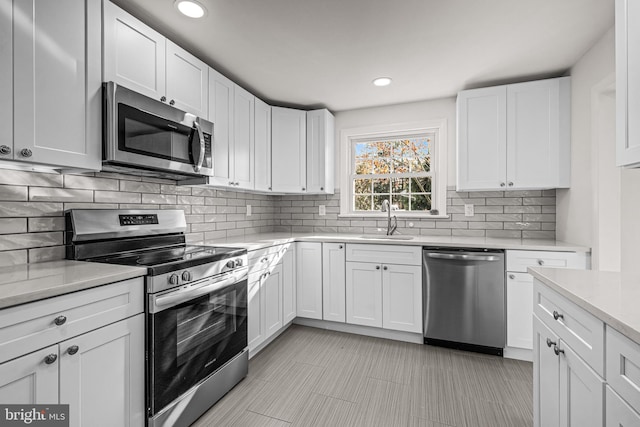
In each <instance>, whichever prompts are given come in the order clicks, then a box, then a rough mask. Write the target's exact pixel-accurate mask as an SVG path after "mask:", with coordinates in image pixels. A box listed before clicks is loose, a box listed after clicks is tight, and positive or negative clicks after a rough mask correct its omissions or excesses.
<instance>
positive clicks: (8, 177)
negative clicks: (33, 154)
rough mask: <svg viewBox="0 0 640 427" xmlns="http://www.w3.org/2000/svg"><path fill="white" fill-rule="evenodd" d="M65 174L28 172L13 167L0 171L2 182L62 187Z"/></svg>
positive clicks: (0, 182) (0, 181)
mask: <svg viewBox="0 0 640 427" xmlns="http://www.w3.org/2000/svg"><path fill="white" fill-rule="evenodd" d="M62 182H63V176H62V175H60V174H57V173H43V172H26V171H17V170H11V169H2V171H0V184H11V185H33V186H36V187H62Z"/></svg>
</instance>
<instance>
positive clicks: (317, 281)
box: [296, 242, 322, 320]
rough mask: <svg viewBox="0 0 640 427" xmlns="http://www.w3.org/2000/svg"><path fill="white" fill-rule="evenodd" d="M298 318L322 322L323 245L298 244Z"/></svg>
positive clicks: (313, 243)
mask: <svg viewBox="0 0 640 427" xmlns="http://www.w3.org/2000/svg"><path fill="white" fill-rule="evenodd" d="M296 270H297V271H296V273H297V274H296V277H297V280H296V292H297V295H296V299H297V314H298V317H306V318H309V319H320V320H322V243H315V242H298V243H297V244H296Z"/></svg>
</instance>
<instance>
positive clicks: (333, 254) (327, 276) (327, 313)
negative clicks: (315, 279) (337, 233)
mask: <svg viewBox="0 0 640 427" xmlns="http://www.w3.org/2000/svg"><path fill="white" fill-rule="evenodd" d="M344 247H345V244H344V243H323V244H322V318H323V319H324V320H331V321H334V322H344V321H345V313H346V312H345V279H346V276H345V275H346V272H345V249H344Z"/></svg>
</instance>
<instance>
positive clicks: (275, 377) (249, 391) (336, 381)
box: [193, 325, 533, 427]
mask: <svg viewBox="0 0 640 427" xmlns="http://www.w3.org/2000/svg"><path fill="white" fill-rule="evenodd" d="M532 378H533V377H532V365H531V363H529V362H521V361H516V360H511V359H503V358H500V357H494V356H485V355H479V354H475V353H467V352H461V351H456V350H448V349H443V348H439V347H431V346H425V345H418V344H409V343H403V342H398V341H390V340H384V339H378V338H371V337H364V336H359V335H352V334H345V333H339V332H332V331H325V330H322V329H315V328H309V327H304V326H298V325H293V326H291V327H290V328H289V329H288V330H287V331H286V332H285V333H283V334H282V335H281V336H280V337H278V338H277V339H276V340H275V341H274V342H273V343H271V344H270V345H269V346H268V347H267V348H266V349H264V350H263V351H262V352H260V353H259V354H258V355H257V356H255V357H254V358H253V359H251V361H250V362H249V375H248V376H247V377H246V378H245V379H244V380H243V381H242V382H241V383H240V384H238V385H237V386H236V387H235V388H234V389H233V390H231V392H229V393H228V394H227V395H226V396H225V397H224V398H223V399H222V400H220V401H219V402H218V403H217V404H216V405H215V406H214V407H213V408H212V409H210V410H209V411H208V412H207V413H205V414H204V415H203V416H202V417H201V418H200V419H199V420H198V421H197V422H196V423H195V424H194V425H193V426H194V427H205V426H251V427H262V426H265V427H280V426H283V427H284V426H331V427H338V426H363V427H372V426H384V427H395V426H399V427H400V426H411V427H413V426H415V427H418V426H420V427H446V426H460V427H463V426H464V427H471V426H474V427H475V426H477V427H485V426H486V427H500V426H505V427H519V426H531V425H532V424H533V415H532V414H533V409H532V402H533V390H532Z"/></svg>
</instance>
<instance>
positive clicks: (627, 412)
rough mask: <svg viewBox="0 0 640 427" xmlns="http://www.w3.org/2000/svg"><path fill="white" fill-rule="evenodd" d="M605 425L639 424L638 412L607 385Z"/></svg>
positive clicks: (627, 426) (629, 426) (639, 416)
mask: <svg viewBox="0 0 640 427" xmlns="http://www.w3.org/2000/svg"><path fill="white" fill-rule="evenodd" d="M605 389H606V392H605V402H606V405H605V406H606V409H605V414H606V416H605V418H606V422H605V425H606V426H624V427H637V426H640V414H638V413H637V412H636V411H634V409H633V408H632V407H631V406H629V404H628V403H627V402H625V401H624V400H622V399H621V398H620V396H618V395H617V394H616V392H615V391H613V390H612V389H611V387H609V386H608V385H607V386H606V387H605Z"/></svg>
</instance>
